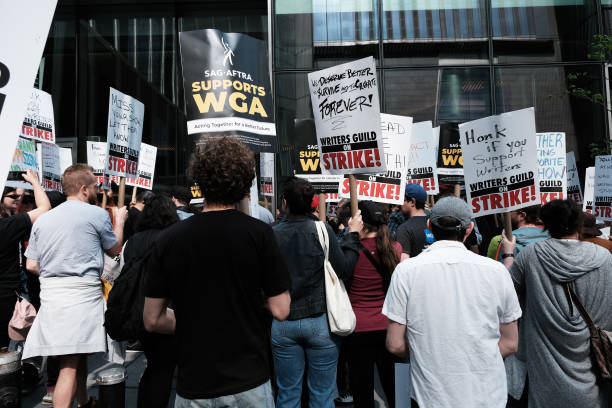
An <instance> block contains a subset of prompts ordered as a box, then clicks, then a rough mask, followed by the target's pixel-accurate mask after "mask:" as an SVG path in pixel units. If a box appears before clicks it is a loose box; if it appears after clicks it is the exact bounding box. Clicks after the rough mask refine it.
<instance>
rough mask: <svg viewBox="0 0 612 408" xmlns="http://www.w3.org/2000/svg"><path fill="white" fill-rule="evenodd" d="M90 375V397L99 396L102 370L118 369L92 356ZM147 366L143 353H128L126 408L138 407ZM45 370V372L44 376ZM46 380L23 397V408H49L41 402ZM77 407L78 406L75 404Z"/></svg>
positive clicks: (171, 401)
mask: <svg viewBox="0 0 612 408" xmlns="http://www.w3.org/2000/svg"><path fill="white" fill-rule="evenodd" d="M88 364H89V366H88V368H89V375H88V377H87V388H88V389H89V395H92V396H97V395H98V386H97V385H96V376H97V375H98V373H99V372H100V371H102V370H105V369H107V368H111V367H116V366H117V364H114V363H109V362H108V361H106V360H105V359H104V358H103V354H96V355H94V356H90V357H89V359H88ZM146 364H147V360H146V358H145V356H144V353H142V352H131V351H128V353H127V358H126V363H125V365H124V366H125V367H126V369H127V375H128V377H127V380H126V387H125V406H126V408H132V407H136V401H137V397H138V381H139V380H140V376H141V375H142V373H143V371H144V369H145V367H146ZM44 373H45V370H43V374H44ZM45 381H46V376H45V378H44V379H43V380H42V381H41V382H40V384H39V386H38V388H36V390H35V391H34V392H33V393H31V394H29V395H27V396H25V397H23V399H22V408H48V407H49V405H42V404H41V403H40V402H41V401H42V398H43V397H44V396H45V394H46V388H45V386H44V385H45ZM174 387H175V385H174V384H172V396H171V397H170V403H169V404H168V406H169V407H173V406H174V390H175V388H174ZM74 406H75V407H76V404H74Z"/></svg>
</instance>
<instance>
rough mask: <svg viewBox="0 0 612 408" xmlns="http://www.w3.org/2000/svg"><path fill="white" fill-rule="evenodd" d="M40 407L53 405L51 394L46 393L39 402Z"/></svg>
mask: <svg viewBox="0 0 612 408" xmlns="http://www.w3.org/2000/svg"><path fill="white" fill-rule="evenodd" d="M40 405H53V393H52V392H48V393H47V394H46V395H45V396H44V397H43V399H42V401H41V402H40Z"/></svg>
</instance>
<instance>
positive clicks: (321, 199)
mask: <svg viewBox="0 0 612 408" xmlns="http://www.w3.org/2000/svg"><path fill="white" fill-rule="evenodd" d="M326 210H327V208H326V206H325V194H324V193H320V194H319V221H323V222H325V220H326V219H327V217H326V215H327V214H326V212H327V211H326Z"/></svg>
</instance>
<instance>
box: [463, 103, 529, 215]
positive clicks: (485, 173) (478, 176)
mask: <svg viewBox="0 0 612 408" xmlns="http://www.w3.org/2000/svg"><path fill="white" fill-rule="evenodd" d="M459 140H460V142H461V149H462V154H463V170H464V176H465V187H466V193H467V202H468V204H469V205H470V206H471V208H472V212H473V213H474V216H476V217H480V216H483V215H488V214H496V213H504V212H507V211H511V210H516V209H519V208H524V207H528V206H531V205H536V204H540V186H539V183H538V162H537V157H536V131H535V115H534V109H533V108H528V109H522V110H518V111H513V112H508V113H502V114H501V115H496V116H489V117H486V118H483V119H478V120H474V121H471V122H467V123H462V124H460V125H459Z"/></svg>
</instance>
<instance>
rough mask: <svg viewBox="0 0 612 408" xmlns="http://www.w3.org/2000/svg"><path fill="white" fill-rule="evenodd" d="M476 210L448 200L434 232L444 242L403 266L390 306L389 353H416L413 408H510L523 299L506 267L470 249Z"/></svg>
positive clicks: (431, 223)
mask: <svg viewBox="0 0 612 408" xmlns="http://www.w3.org/2000/svg"><path fill="white" fill-rule="evenodd" d="M471 217H472V213H471V211H470V208H469V207H468V205H467V204H466V203H465V202H464V201H462V200H460V199H458V198H456V197H446V198H443V199H441V200H440V201H438V203H436V205H435V206H434V207H433V208H432V210H431V215H430V219H429V220H428V222H427V224H428V225H427V227H428V229H429V230H430V231H432V233H433V235H434V237H435V240H436V242H435V243H433V244H432V245H431V246H430V247H429V248H427V249H426V250H425V251H423V252H422V253H421V254H420V255H418V256H416V257H414V258H410V259H407V260H405V261H403V262H401V263H400V264H399V265H398V266H397V268H396V269H395V271H394V273H393V275H392V278H391V286H390V287H389V290H388V292H387V297H386V299H385V303H384V306H383V314H384V315H386V316H387V317H388V318H389V326H388V329H387V348H388V349H389V351H390V352H392V353H393V354H396V355H398V356H400V357H406V356H408V354H409V355H410V364H411V377H412V389H413V396H412V398H413V402H412V406H413V407H417V406H420V407H421V408H429V407H435V408H445V407H448V408H454V407H459V406H461V407H470V408H478V407H483V408H485V407H486V408H496V407H497V408H503V407H505V406H506V400H507V392H506V373H505V370H504V364H503V358H505V357H506V356H508V355H510V354H512V353H514V352H516V349H517V347H518V330H517V323H516V321H517V319H518V318H519V317H520V316H521V309H520V306H519V302H518V298H517V295H516V292H515V290H514V286H513V284H512V280H511V278H510V275H509V273H508V271H507V270H506V268H504V267H503V265H502V264H500V263H499V262H496V261H494V260H492V259H488V258H485V257H482V256H479V255H476V254H474V253H473V252H470V251H468V250H467V249H466V248H465V246H464V245H463V241H464V240H465V238H467V237H468V235H469V234H470V233H471V232H472V229H473V228H474V223H473V222H472V220H471Z"/></svg>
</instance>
